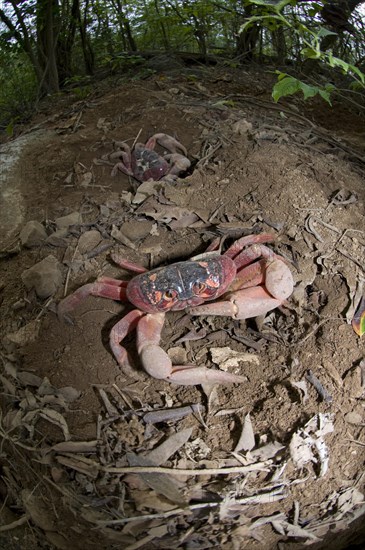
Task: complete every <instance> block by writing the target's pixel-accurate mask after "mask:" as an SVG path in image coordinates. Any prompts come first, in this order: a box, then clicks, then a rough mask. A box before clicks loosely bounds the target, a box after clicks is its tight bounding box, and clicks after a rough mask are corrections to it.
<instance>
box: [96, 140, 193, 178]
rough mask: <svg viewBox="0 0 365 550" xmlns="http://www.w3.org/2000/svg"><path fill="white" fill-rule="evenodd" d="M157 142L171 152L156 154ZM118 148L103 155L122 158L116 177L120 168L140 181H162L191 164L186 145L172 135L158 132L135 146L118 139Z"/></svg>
mask: <svg viewBox="0 0 365 550" xmlns="http://www.w3.org/2000/svg"><path fill="white" fill-rule="evenodd" d="M156 143H158V144H159V145H161V147H165V149H167V150H168V151H170V153H169V154H167V155H164V156H161V155H159V154H158V153H156V151H154V148H155V146H156ZM114 147H116V148H117V150H116V151H115V152H114V153H110V154H108V155H105V156H104V157H102V160H106V161H115V160H117V161H118V162H117V164H115V166H114V168H113V170H112V176H116V174H117V173H118V170H120V171H121V172H123V173H124V174H127V176H131V177H132V178H134V179H136V180H137V181H139V182H143V181H147V180H154V181H158V180H160V179H161V178H163V177H164V176H166V175H169V176H173V177H174V178H176V177H177V176H178V175H179V174H180V173H181V172H185V170H187V169H188V168H189V166H190V160H189V159H188V158H187V154H188V153H187V150H186V149H185V147H184V146H183V145H182V144H181V143H180V142H179V141H177V140H176V139H175V138H173V137H171V136H169V135H168V134H154V135H153V136H152V137H150V139H149V140H148V141H147V143H146V144H144V143H136V144H135V146H134V147H133V149H131V148H130V147H129V145H127V144H126V143H125V142H124V141H115V142H114ZM181 153H182V154H181Z"/></svg>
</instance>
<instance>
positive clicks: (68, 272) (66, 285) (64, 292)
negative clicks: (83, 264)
mask: <svg viewBox="0 0 365 550" xmlns="http://www.w3.org/2000/svg"><path fill="white" fill-rule="evenodd" d="M78 248H79V243H78V242H77V245H76V248H75V251H74V253H73V255H72V260H71V263H72V262H73V260H74V259H75V256H76V252H77V250H78ZM70 275H71V267H69V268H68V270H67V275H66V281H65V290H64V291H63V296H67V288H68V283H69V280H70Z"/></svg>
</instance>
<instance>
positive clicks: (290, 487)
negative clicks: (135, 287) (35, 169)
mask: <svg viewBox="0 0 365 550" xmlns="http://www.w3.org/2000/svg"><path fill="white" fill-rule="evenodd" d="M204 84H205V85H204V90H205V91H204V94H205V95H204V96H203V97H202V98H201V99H200V102H199V101H197V100H196V98H195V99H194V101H195V104H194V106H191V107H189V108H188V107H185V108H184V107H182V106H181V105H180V104H175V99H174V97H175V95H174V94H173V95H171V93H170V92H169V90H168V89H166V88H163V89H160V91H159V94H160V95H161V97H162V96H163V97H166V98H168V105H169V107H166V108H167V109H168V111H169V114H170V117H171V120H174V124H175V128H176V129H177V128H178V126H179V122H180V127H179V132H181V133H182V136H179V137H180V138H181V140H182V141H183V142H184V143H186V144H189V143H190V144H191V156H192V157H195V158H196V159H199V160H198V162H197V164H196V170H195V171H194V172H193V173H192V174H190V175H188V177H187V178H185V179H184V180H179V181H177V182H176V183H174V184H171V183H170V182H168V181H166V182H164V181H159V182H158V183H157V184H156V185H154V184H151V182H146V185H145V184H143V186H141V187H139V188H138V190H137V191H136V189H135V188H134V187H133V186H132V189H131V186H130V184H129V182H128V181H127V179H126V178H124V176H120V177H119V179H118V181H117V182H116V181H115V180H114V181H112V180H111V179H109V172H108V170H109V167H107V166H106V167H103V166H102V165H101V164H98V163H94V162H93V159H94V158H95V156H97V157H98V158H99V157H100V158H101V156H102V155H103V154H104V152H107V151H104V150H103V151H101V150H100V155H99V150H98V154H97V155H95V148H96V149H98V148H99V149H100V148H103V147H104V149H106V148H107V147H108V146H107V142H103V141H102V140H100V141H99V142H97V143H98V144H96V143H95V139H96V138H95V131H96V130H95V128H96V129H97V131H100V132H101V133H102V134H103V136H104V135H109V134H110V133H111V132H112V129H113V124H114V123H111V124H110V123H109V120H110V118H109V116H110V114H107V113H106V112H104V111H103V110H102V109H103V107H101V106H99V107H100V108H101V112H99V113H98V116H97V118H94V117H95V113H92V112H90V113H85V116H84V117H83V122H84V126H83V134H85V136H88V138H87V139H89V147H90V150H89V151H86V149H85V150H83V156H84V158H83V159H82V162H81V161H80V162H76V163H74V164H71V165H70V164H66V163H65V161H63V162H64V164H63V165H60V166H59V167H58V173H64V174H68V175H67V176H63V180H62V178H61V179H58V180H57V178H56V180H55V182H56V183H57V185H60V182H61V181H63V189H62V195H61V199H60V200H59V201H54V200H53V199H52V197H49V198H48V199H47V200H48V202H49V204H50V213H48V214H47V217H46V218H45V219H41V220H39V221H41V222H42V224H43V225H44V227H45V228H46V230H47V234H48V237H47V239H46V244H45V245H43V246H44V248H40V249H39V248H34V249H27V250H26V249H25V248H21V247H19V249H17V251H16V253H15V254H12V255H10V256H8V257H9V259H10V260H11V262H12V264H11V266H12V271H11V274H16V277H15V281H16V282H15V283H13V282H11V283H10V280H8V279H7V274H5V275H4V277H5V281H6V286H5V289H4V291H3V293H4V297H5V299H4V305H5V311H6V312H7V314H8V315H7V317H4V320H3V321H2V322H3V328H4V334H5V335H8V338H7V339H6V338H5V340H4V352H3V355H2V358H3V369H2V371H1V375H0V380H1V384H2V386H3V392H4V397H5V409H4V413H3V416H2V419H1V434H2V437H3V440H4V447H3V453H4V457H3V458H4V460H5V464H4V465H3V466H4V480H5V484H6V487H7V490H8V494H9V499H10V501H11V503H12V504H13V505H14V506H17V507H18V509H22V510H23V512H24V514H25V515H24V516H23V517H24V518H27V519H28V518H30V520H31V521H32V522H33V524H34V525H36V526H38V527H39V528H41V529H42V530H43V531H44V533H45V535H46V537H47V540H49V541H53V543H55V545H56V546H57V547H62V545H63V546H66V547H67V545H68V547H70V546H72V547H75V548H76V549H77V548H81V547H82V545H84V543H85V541H86V540H87V541H88V542H89V541H90V544H94V545H96V547H97V548H98V549H99V548H104V547H105V548H109V547H110V545H111V544H114V543H119V544H123V545H124V546H125V547H128V548H129V547H130V548H143V547H145V548H146V549H147V548H151V547H158V548H171V547H176V548H179V547H187V548H194V547H199V548H211V547H212V546H217V545H220V546H221V547H222V548H237V547H240V548H250V545H251V544H252V540H256V541H260V544H262V547H263V548H265V549H269V548H272V547H274V546H275V544H277V543H278V541H284V542H290V543H291V544H292V545H293V547H295V546H296V544H297V543H298V544H301V542H303V541H304V542H305V544H312V543H316V542H320V541H323V540H326V536H329V535H331V533H334V532H339V531H341V530H346V529H348V528H349V527H350V526H351V524H352V522H353V521H355V520H356V519H357V518H359V517H361V515H363V514H364V513H365V509H364V492H363V491H364V489H363V482H364V479H363V477H362V476H361V465H362V461H361V453H360V451H361V450H362V449H363V447H362V444H363V443H364V441H363V437H362V434H363V432H362V429H363V424H364V422H363V421H362V419H363V399H364V384H363V382H362V379H361V376H362V374H363V369H362V367H361V365H362V363H363V361H364V348H363V342H362V341H361V340H360V339H359V338H358V337H357V336H356V334H355V332H354V331H353V330H352V327H351V323H352V322H353V319H354V317H356V315H357V316H358V312H357V307H359V306H358V305H359V303H360V300H361V295H362V294H361V291H360V290H359V289H361V288H362V286H361V281H362V280H363V277H364V272H363V250H364V233H363V232H361V230H359V224H360V220H361V216H360V205H361V201H362V200H363V194H362V191H361V189H362V188H361V185H360V183H359V181H360V180H359V178H357V174H356V171H357V170H359V171H360V172H361V170H363V167H362V165H361V161H360V160H359V156H358V155H356V154H354V155H351V154H350V153H351V151H350V153H349V158H351V160H352V162H354V164H352V166H354V167H355V168H354V171H353V172H352V173H350V168H349V164H346V161H342V160H336V157H335V152H336V150H339V149H340V150H341V151H342V152H344V151H345V150H344V149H343V147H342V146H341V143H340V142H337V141H336V139H335V138H332V137H326V136H325V135H324V134H323V132H321V130H320V129H319V128H316V127H313V126H311V128H310V129H308V130H305V131H303V127H302V124H303V120H302V119H300V117H296V115H295V114H293V113H290V114H288V116H289V117H291V118H290V122H289V121H288V119H283V118H280V117H279V116H276V113H275V111H269V110H267V108H266V107H265V104H264V103H262V102H260V101H259V100H257V99H255V98H254V99H253V100H252V98H251V100H249V98H245V97H244V96H235V100H234V102H233V103H232V104H231V105H227V104H226V102H225V100H223V103H222V101H221V99H219V98H218V97H212V101H210V100H209V94H212V95H213V94H214V93H215V92H213V90H212V89H210V88H209V83H208V82H207V83H204ZM136 86H137V88H136V90H137V92H138V94H139V97H144V98H145V99H146V105H147V103H148V105H149V109H150V110H149V111H148V110H147V109H146V110H145V111H144V114H145V116H146V119H148V120H149V121H150V123H151V127H156V124H157V122H158V120H159V116H160V110H159V107H158V105H157V104H155V103H154V100H153V99H152V95H150V90H147V91H146V90H142V89H141V88H138V85H136ZM147 88H148V86H147ZM136 90H133V99H132V98H131V97H130V96H129V95H128V90H126V98H125V101H126V103H127V104H128V101H129V105H130V107H131V106H132V105H133V104H134V103H133V102H134V97H135V95H136V94H135V92H136ZM184 90H185V88H184ZM207 90H208V92H207ZM154 93H155V91H154ZM184 93H186V90H185V91H184ZM201 93H203V92H201ZM207 93H208V95H207ZM128 98H129V99H128ZM107 104H108V105H109V108H111V109H112V112H113V113H114V115H113V116H116V114H117V113H116V111H115V108H116V107H115V98H114V97H113V101H112V102H111V103H110V104H109V103H108V102H107ZM111 105H113V106H114V107H111ZM269 105H271V104H269ZM132 111H133V109H132V108H131V109H129V110H128V107H126V113H129V114H127V115H126V116H127V117H128V116H131V113H132ZM182 113H183V115H184V117H187V118H188V120H190V121H191V122H192V124H191V125H190V126H187V125H186V124H185V122H184V125H182V124H181V115H182ZM263 115H264V116H263ZM268 116H269V117H271V120H270V123H268V120H267V117H268ZM79 121H80V116H79V114H78V115H75V116H73V117H71V118H69V119H68V120H67V121H66V122H65V123H64V124H59V126H58V131H59V132H61V133H62V136H63V138H62V139H63V140H64V141H63V147H64V148H65V150H66V149H67V148H68V147H70V148H71V149H70V151H71V150H72V142H71V141H69V139H68V138H70V136H73V137H72V139H75V138H76V139H77V136H78V128H79ZM298 121H300V122H298ZM127 124H128V125H129V128H128V136H130V135H133V132H134V133H135V135H137V134H138V132H139V130H140V127H138V128H137V126H135V125H134V123H133V120H132V119H129V120H128V121H127ZM162 129H163V130H165V128H162ZM124 131H125V130H123V132H124ZM166 131H168V132H169V133H171V130H170V129H169V128H166ZM120 132H122V128H119V133H120ZM123 132H122V133H123ZM289 136H290V137H289ZM108 137H109V136H108ZM110 137H111V138H113V139H122V138H123V139H125V137H126V136H125V135H113V136H110ZM314 138H315V139H314ZM54 139H56V140H57V139H59V138H58V137H55V138H54ZM321 140H322V141H321ZM111 141H112V140H110V142H111ZM101 143H104V145H102V146H101V145H100V144H101ZM297 144H299V145H301V147H300V148H296V145H297ZM317 144H318V148H317V149H316V146H317ZM303 145H304V146H303ZM199 147H200V150H199ZM324 147H327V150H328V152H327V153H325V154H324V153H323V151H324V150H325V149H324ZM317 153H318V154H317ZM345 153H346V151H345ZM32 155H34V153H32ZM46 155H47V153H46ZM28 158H29V157H28ZM354 159H355V160H354ZM333 163H335V164H336V170H337V172H336V178H334V179H333V180H332V179H331V177H330V174H331V173H332V170H333ZM28 164H29V163H28ZM298 166H301V170H299V169H298ZM104 168H105V172H104ZM29 177H30V176H29ZM65 178H66V179H65ZM258 182H260V183H258ZM345 182H346V185H345ZM33 183H34V185H37V181H36V180H33ZM326 186H327V188H326ZM55 189H56V188H55V186H53V188H52V193H54V191H55ZM324 189H327V191H326V192H324ZM37 206H38V204H37ZM72 213H74V215H76V216H77V219H76V218H75V219H74V218H70V223H69V225H67V223H66V221H67V220H66V221H65V223H66V225H65V227H63V228H60V227H59V225H57V223H58V224H59V223H60V221H59V220H60V219H62V218H65V217H67V216H68V215H70V214H72ZM55 220H58V222H57V223H56V221H55ZM75 220H76V221H75ZM141 222H147V224H146V225H145V226H144V228H143V229H142V225H141ZM148 224H149V225H148ZM268 227H269V228H270V229H271V230H272V231H274V232H275V233H276V234H277V236H278V239H277V244H275V247H277V251H278V252H279V253H282V254H283V255H284V256H285V257H286V258H287V259H288V261H289V262H291V263H292V265H293V272H294V273H295V276H296V278H297V289H296V293H295V294H294V296H293V299H292V300H291V301H290V302H289V304H288V309H287V310H286V311H285V309H282V310H280V311H279V310H277V311H275V312H274V313H273V314H271V315H270V316H268V318H267V319H266V320H265V322H262V320H260V319H257V320H252V321H249V322H247V323H237V322H236V321H232V320H227V319H218V318H207V319H201V320H190V319H187V320H186V319H185V320H184V319H183V317H179V315H180V314H175V317H174V320H172V321H170V320H168V322H167V327H166V334H165V335H164V342H163V344H164V345H165V346H166V347H167V348H168V347H170V348H171V343H174V344H175V346H176V345H178V346H182V348H181V350H180V351H179V353H183V357H186V358H187V359H188V362H196V363H198V364H207V365H208V366H210V367H211V368H217V367H218V368H224V369H228V370H230V371H231V370H232V369H234V370H236V369H238V371H239V373H240V374H243V375H245V376H246V377H247V381H246V382H245V383H244V384H243V385H242V386H240V387H234V388H232V389H230V390H226V389H222V388H218V387H210V388H208V387H207V388H204V391H205V393H204V391H201V390H200V389H195V388H193V389H186V388H178V387H177V388H175V387H173V386H168V385H165V384H164V383H161V382H158V381H154V380H151V379H148V378H147V377H146V376H145V375H143V374H142V373H141V372H140V371H138V368H137V371H136V375H135V377H134V379H133V380H131V379H130V378H128V376H125V374H124V373H120V372H118V370H116V368H115V365H114V362H113V359H112V358H111V357H110V353H108V350H107V349H106V346H105V345H104V344H103V342H105V341H106V333H107V331H108V330H110V326H111V325H112V324H114V323H113V321H114V322H115V319H116V318H117V316H120V315H121V310H122V314H123V311H124V309H125V306H124V305H121V304H116V303H111V302H109V303H108V302H102V301H101V300H96V301H93V299H92V298H90V299H88V301H87V304H85V305H82V306H81V311H80V313H79V312H75V318H76V324H75V325H74V326H73V327H66V328H65V327H59V325H58V324H57V321H56V319H55V318H54V315H53V313H52V311H54V310H55V302H57V301H58V300H59V299H60V298H61V295H62V294H64V293H66V294H67V293H69V292H70V291H71V290H73V289H75V288H77V287H79V286H81V285H82V284H84V283H85V282H89V281H91V280H94V279H95V278H96V277H97V276H99V275H101V274H107V275H108V276H117V277H122V278H129V277H130V276H131V275H130V272H128V270H123V271H122V274H120V270H117V269H116V267H115V265H114V264H113V263H112V262H111V261H110V256H109V253H110V252H112V253H117V254H119V256H122V257H124V258H125V259H127V260H129V261H131V262H136V263H140V264H142V265H143V266H145V267H147V268H151V267H155V266H156V265H164V264H166V263H170V262H171V261H177V260H180V259H186V258H188V257H189V256H195V255H197V254H203V255H204V251H205V250H206V248H207V246H208V244H209V243H210V242H211V241H212V240H214V239H215V238H217V237H221V236H222V235H224V236H226V237H227V238H228V239H234V238H238V237H240V236H241V235H244V234H246V235H247V234H250V233H251V232H257V231H260V232H261V231H267V229H268ZM60 231H61V233H59V232H60ZM100 238H101V240H100ZM49 247H52V254H55V256H57V258H58V260H59V262H60V263H61V264H62V269H63V276H64V288H63V289H60V290H59V291H57V294H56V295H55V296H54V301H53V297H51V299H50V301H47V302H42V301H41V300H39V299H37V297H36V295H35V293H34V292H32V290H29V291H28V292H27V293H26V294H24V289H23V287H21V286H20V283H18V282H17V281H18V280H21V273H22V270H24V267H23V266H24V265H26V266H27V267H29V266H31V265H33V264H35V263H37V262H38V261H39V255H40V256H41V258H42V257H46V256H47V255H48V254H49ZM11 249H12V247H11V246H10V245H9V246H7V247H6V250H11ZM24 296H25V300H23V299H24ZM22 300H23V301H22ZM15 303H16V304H18V305H17V307H13V305H14V304H15ZM361 318H362V313H361V312H360V322H361ZM5 319H8V321H6V320H5ZM34 322H35V324H34ZM355 322H357V317H356V321H355ZM32 323H33V325H32ZM32 326H34V327H35V328H36V329H37V330H33V331H30V330H28V329H29V327H32ZM24 327H27V328H24ZM354 328H355V327H354ZM348 329H350V331H351V332H350V331H349V330H348ZM169 330H170V333H168V331H169ZM355 330H356V329H355ZM359 336H360V334H359ZM355 339H356V340H355ZM130 343H131V344H133V337H130ZM212 343H214V347H213V346H212V345H211V344H212ZM318 350H320V352H321V353H319V352H318ZM327 350H328V351H327ZM176 353H177V352H176ZM296 357H297V358H298V360H297V361H293V358H296ZM309 371H311V374H310V376H309V378H308V376H306V374H307V375H308V372H309ZM126 374H127V373H126ZM50 380H51V381H52V383H51V382H50ZM312 384H313V386H312ZM329 395H330V396H331V397H332V400H330V399H329V398H328V396H329ZM346 419H347V420H346ZM354 419H356V422H353V421H354ZM350 420H351V422H350ZM348 426H350V429H351V433H349V432H348V431H347V430H348V429H349V428H348ZM349 436H350V437H349ZM334 441H336V444H334ZM348 448H350V449H351V451H349V452H347V453H343V452H342V451H343V449H348ZM339 449H340V451H339ZM354 449H357V450H356V453H354V452H352V451H353V450H354ZM29 456H30V457H31V460H32V462H31V466H32V467H31V468H29V467H28V462H29ZM362 456H363V455H362ZM14 457H17V458H16V459H15V458H14ZM14 459H15V464H16V467H15V468H13V467H10V466H9V463H10V462H11V460H14ZM16 461H19V462H18V463H17V462H16ZM39 466H42V468H45V469H46V470H43V471H42V472H41V470H38V467H39ZM20 472H21V473H20ZM303 487H305V491H304V490H303V489H302V488H303ZM298 489H299V492H298ZM30 495H31V496H32V498H30ZM54 495H57V497H59V496H61V499H59V498H56V499H55V498H54ZM313 506H314V507H313ZM37 510H38V511H41V516H42V517H43V521H41V520H40V519H39V517H38V516H39V514H38V515H37ZM70 512H71V514H70ZM73 514H76V515H77V517H78V522H77V529H78V533H79V534H78V536H77V537H73V535H72V532H73V531H72V529H73V527H71V526H72V525H73V523H72V520H71V519H67V520H66V518H69V517H70V515H71V516H72V515H73ZM62 521H68V522H69V523H68V525H69V526H70V527H69V530H68V532H67V531H65V530H63V532H62V526H61V522H62ZM90 528H91V529H92V531H93V534H92V537H90ZM181 532H184V535H181ZM58 534H60V538H59V539H57V535H58ZM80 534H82V536H80ZM80 538H81V539H82V544H81V542H80V540H78V539H80ZM61 539H62V540H61ZM65 541H66V542H65ZM80 544H81V546H80ZM151 545H153V546H151ZM184 545H185V546H184Z"/></svg>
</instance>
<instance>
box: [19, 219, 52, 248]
mask: <svg viewBox="0 0 365 550" xmlns="http://www.w3.org/2000/svg"><path fill="white" fill-rule="evenodd" d="M46 238H47V233H46V230H45V229H44V227H43V225H42V224H41V223H39V222H37V221H35V220H31V221H29V222H28V223H26V224H25V226H24V227H23V229H22V230H21V232H20V242H21V243H22V245H23V246H25V247H26V248H32V247H33V246H41V245H42V244H43V243H44V241H45V240H46Z"/></svg>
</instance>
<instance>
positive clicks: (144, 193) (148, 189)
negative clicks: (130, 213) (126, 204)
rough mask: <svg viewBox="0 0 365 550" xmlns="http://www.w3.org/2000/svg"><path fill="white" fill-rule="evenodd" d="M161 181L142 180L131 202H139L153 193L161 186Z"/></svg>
mask: <svg viewBox="0 0 365 550" xmlns="http://www.w3.org/2000/svg"><path fill="white" fill-rule="evenodd" d="M161 186H162V182H159V181H152V180H151V181H150V180H149V181H144V182H143V183H141V185H140V186H139V187H138V189H137V192H136V194H135V196H134V198H133V200H132V204H141V203H142V202H143V201H145V200H146V199H147V198H148V197H150V196H151V195H155V194H156V193H157V190H158V189H159V188H161Z"/></svg>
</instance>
